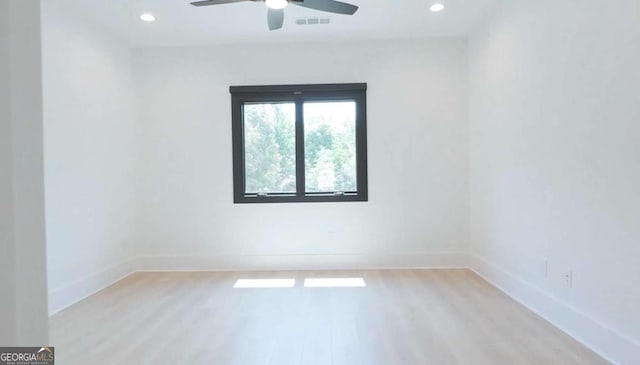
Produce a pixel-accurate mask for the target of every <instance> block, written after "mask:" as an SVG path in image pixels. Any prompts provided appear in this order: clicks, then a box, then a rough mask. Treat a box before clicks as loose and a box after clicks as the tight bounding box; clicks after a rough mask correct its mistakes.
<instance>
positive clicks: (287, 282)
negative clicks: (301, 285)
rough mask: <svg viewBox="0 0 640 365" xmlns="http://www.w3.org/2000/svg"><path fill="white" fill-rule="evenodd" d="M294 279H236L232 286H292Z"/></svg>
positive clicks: (242, 287)
mask: <svg viewBox="0 0 640 365" xmlns="http://www.w3.org/2000/svg"><path fill="white" fill-rule="evenodd" d="M294 286H296V279H238V281H236V283H235V284H233V287H234V288H236V289H254V288H258V289H259V288H293V287H294Z"/></svg>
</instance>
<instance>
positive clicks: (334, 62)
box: [135, 39, 468, 269]
mask: <svg viewBox="0 0 640 365" xmlns="http://www.w3.org/2000/svg"><path fill="white" fill-rule="evenodd" d="M466 62H467V58H466V41H465V40H462V39H443V40H433V41H416V42H405V41H399V42H365V43H344V44H340V43H337V44H335V43H334V44H332V45H328V44H314V43H311V44H308V43H307V44H282V45H270V46H265V45H252V46H247V45H243V46H225V47H216V48H156V49H142V50H138V51H137V52H136V55H135V67H136V75H137V76H138V79H137V81H138V87H139V98H140V99H139V100H140V108H141V109H140V116H141V122H142V123H143V124H144V125H143V129H144V131H145V136H144V138H143V139H141V141H142V145H141V149H140V151H139V153H140V156H141V157H142V160H141V161H142V163H141V165H140V169H141V175H140V176H139V178H138V180H139V181H140V183H141V185H140V193H141V195H140V201H141V211H140V217H142V219H141V222H140V223H141V225H140V230H141V231H140V233H141V235H140V239H139V243H140V246H139V248H138V249H139V251H138V254H139V255H140V256H142V257H143V259H142V267H144V268H156V269H157V268H191V269H195V268H261V267H264V268H282V267H287V268H291V267H307V268H309V267H360V266H370V267H375V266H422V265H427V266H432V265H433V266H440V265H444V266H449V265H450V266H464V265H465V264H466V262H465V261H464V259H463V258H464V255H459V254H458V253H460V252H464V251H466V250H467V244H468V229H467V225H468V219H467V218H468V217H467V211H468V187H467V167H468V166H467V164H468V158H467V140H468V135H467V123H466V118H467V68H466ZM343 82H367V83H368V84H369V91H368V148H369V150H368V152H369V155H368V157H369V196H370V201H369V202H366V203H338V204H267V205H234V204H233V194H232V180H233V179H232V157H231V97H230V94H229V86H230V85H252V84H253V85H262V84H291V83H343ZM451 253H452V254H451ZM440 254H442V255H440Z"/></svg>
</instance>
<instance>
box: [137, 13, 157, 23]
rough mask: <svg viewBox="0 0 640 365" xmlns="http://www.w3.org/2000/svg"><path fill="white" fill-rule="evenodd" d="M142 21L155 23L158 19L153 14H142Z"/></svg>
mask: <svg viewBox="0 0 640 365" xmlns="http://www.w3.org/2000/svg"><path fill="white" fill-rule="evenodd" d="M140 20H142V21H144V22H155V21H156V17H155V16H153V14H151V13H143V14H140Z"/></svg>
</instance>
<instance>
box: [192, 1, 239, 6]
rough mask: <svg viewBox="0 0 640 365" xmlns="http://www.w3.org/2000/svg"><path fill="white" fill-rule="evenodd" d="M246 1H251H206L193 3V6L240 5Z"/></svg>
mask: <svg viewBox="0 0 640 365" xmlns="http://www.w3.org/2000/svg"><path fill="white" fill-rule="evenodd" d="M244 1H251V0H206V1H196V2H193V3H191V5H193V6H209V5H220V4H230V3H240V2H244Z"/></svg>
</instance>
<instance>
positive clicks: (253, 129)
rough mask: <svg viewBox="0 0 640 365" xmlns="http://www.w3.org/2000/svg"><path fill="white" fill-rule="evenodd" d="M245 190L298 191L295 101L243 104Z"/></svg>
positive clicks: (258, 191)
mask: <svg viewBox="0 0 640 365" xmlns="http://www.w3.org/2000/svg"><path fill="white" fill-rule="evenodd" d="M244 164H245V166H244V168H245V193H295V192H296V106H295V103H293V102H291V103H265V104H257V103H256V104H245V105H244Z"/></svg>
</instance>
